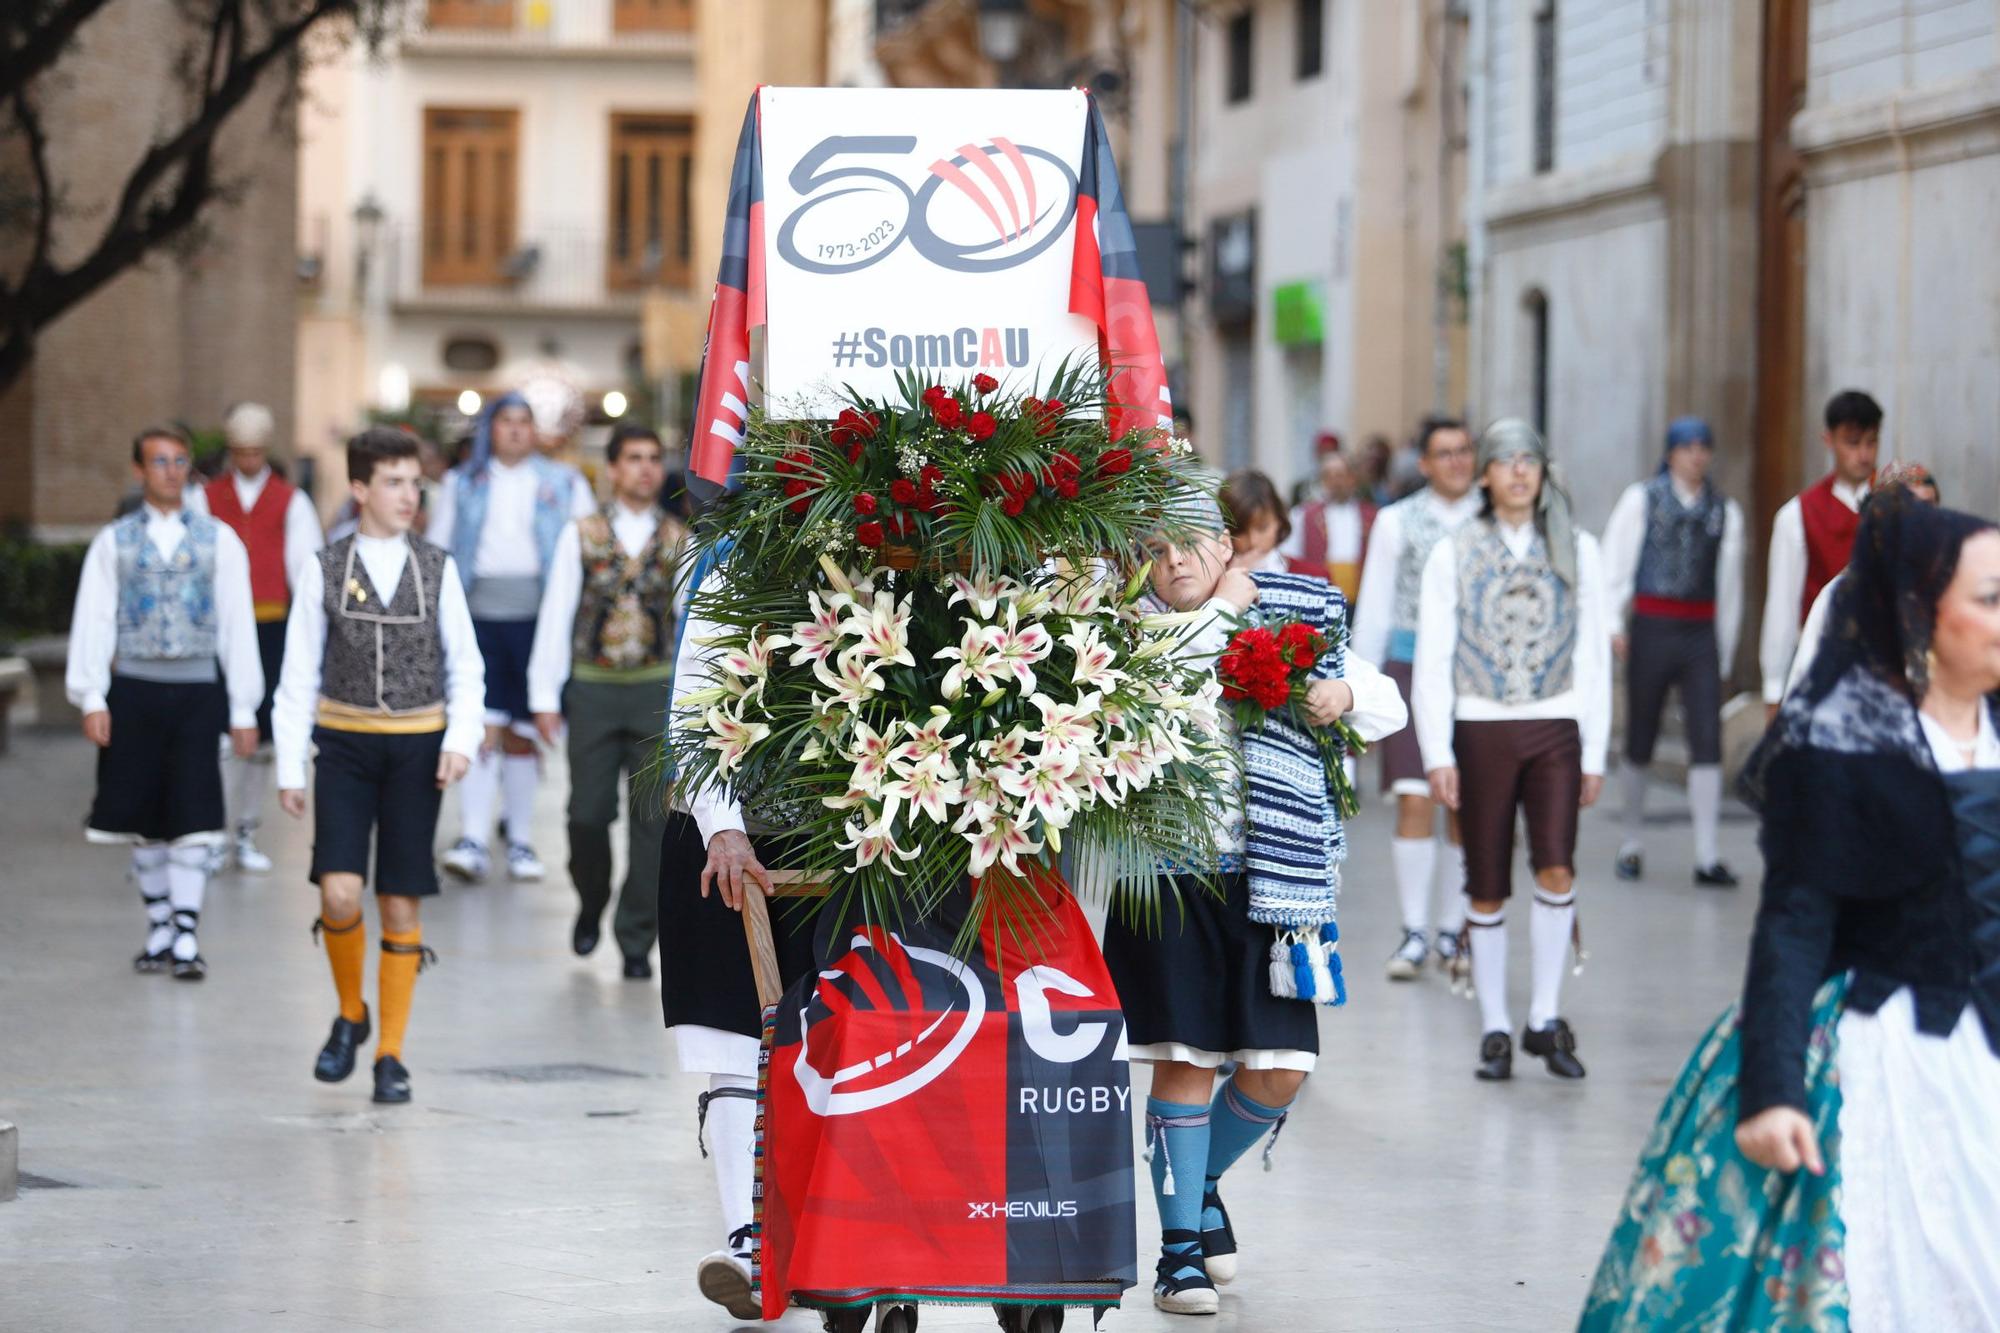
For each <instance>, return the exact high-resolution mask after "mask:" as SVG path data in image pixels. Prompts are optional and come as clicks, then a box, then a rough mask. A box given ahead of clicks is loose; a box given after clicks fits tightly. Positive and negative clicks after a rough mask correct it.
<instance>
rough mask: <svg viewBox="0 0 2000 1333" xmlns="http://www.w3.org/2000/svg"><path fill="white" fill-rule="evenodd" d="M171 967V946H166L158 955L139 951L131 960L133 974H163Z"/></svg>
mask: <svg viewBox="0 0 2000 1333" xmlns="http://www.w3.org/2000/svg"><path fill="white" fill-rule="evenodd" d="M173 965H174V950H173V946H172V945H168V946H167V947H166V948H164V949H162V950H160V951H159V952H158V953H150V952H148V951H146V950H144V949H141V950H140V951H139V952H138V953H137V954H135V955H133V958H132V970H133V971H134V972H164V971H166V970H167V969H168V968H170V967H172V966H173Z"/></svg>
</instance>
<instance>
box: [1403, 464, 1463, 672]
mask: <svg viewBox="0 0 2000 1333" xmlns="http://www.w3.org/2000/svg"><path fill="white" fill-rule="evenodd" d="M1391 508H1393V509H1394V510H1395V511H1396V517H1397V518H1398V519H1399V520H1400V521H1401V522H1402V525H1403V552H1402V557H1401V558H1400V559H1399V560H1398V561H1397V562H1396V610H1395V614H1394V616H1393V617H1392V620H1391V624H1390V630H1389V660H1390V661H1391V662H1412V661H1415V660H1416V656H1417V618H1418V617H1417V602H1418V600H1419V598H1420V597H1421V596H1422V595H1423V584H1424V561H1426V560H1428V559H1430V558H1431V549H1432V548H1433V547H1435V546H1436V545H1437V544H1438V543H1439V542H1441V541H1443V540H1444V539H1445V538H1446V537H1448V536H1450V535H1451V531H1452V530H1451V528H1450V527H1449V526H1448V525H1447V524H1446V523H1445V517H1444V505H1443V503H1442V502H1441V501H1439V499H1438V498H1437V496H1436V495H1434V494H1433V493H1432V492H1431V490H1430V488H1429V487H1425V488H1424V489H1423V490H1421V491H1418V492H1417V493H1416V494H1415V495H1412V496H1409V497H1407V498H1405V499H1402V500H1398V501H1396V503H1395V504H1394V505H1393V506H1391Z"/></svg>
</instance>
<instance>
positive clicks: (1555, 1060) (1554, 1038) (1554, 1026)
mask: <svg viewBox="0 0 2000 1333" xmlns="http://www.w3.org/2000/svg"><path fill="white" fill-rule="evenodd" d="M1521 1050H1522V1051H1523V1052H1524V1053H1525V1054H1528V1055H1534V1056H1539V1057H1540V1058H1541V1059H1542V1061H1543V1062H1544V1063H1545V1064H1547V1065H1548V1067H1549V1072H1550V1073H1551V1074H1554V1075H1555V1076H1556V1077H1557V1078H1582V1077H1583V1061H1581V1060H1579V1059H1577V1058H1576V1034H1575V1033H1574V1032H1571V1031H1570V1030H1569V1023H1568V1022H1567V1021H1566V1020H1564V1019H1560V1018H1558V1019H1557V1020H1556V1021H1555V1022H1553V1023H1551V1024H1549V1025H1548V1026H1547V1027H1545V1028H1543V1029H1541V1030H1540V1031H1536V1030H1535V1029H1534V1028H1523V1029H1521Z"/></svg>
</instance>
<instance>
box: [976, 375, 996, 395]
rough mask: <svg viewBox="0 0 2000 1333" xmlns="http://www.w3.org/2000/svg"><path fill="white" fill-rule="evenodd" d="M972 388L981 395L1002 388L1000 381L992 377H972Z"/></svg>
mask: <svg viewBox="0 0 2000 1333" xmlns="http://www.w3.org/2000/svg"><path fill="white" fill-rule="evenodd" d="M972 387H973V388H975V389H977V390H979V392H981V393H992V392H993V391H994V390H995V389H997V388H999V387H1000V381H999V380H996V379H994V378H993V377H992V376H991V375H974V376H973V377H972Z"/></svg>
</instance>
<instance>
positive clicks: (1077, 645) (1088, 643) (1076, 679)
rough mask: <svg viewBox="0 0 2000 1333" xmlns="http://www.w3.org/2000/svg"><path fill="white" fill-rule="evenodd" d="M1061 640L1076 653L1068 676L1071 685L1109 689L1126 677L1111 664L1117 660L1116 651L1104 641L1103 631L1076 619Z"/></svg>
mask: <svg viewBox="0 0 2000 1333" xmlns="http://www.w3.org/2000/svg"><path fill="white" fill-rule="evenodd" d="M1062 641H1063V642H1064V643H1065V644H1067V645H1069V650H1070V652H1072V653H1074V654H1075V655H1076V668H1075V670H1073V671H1071V672H1070V677H1069V679H1070V683H1071V684H1072V685H1077V686H1080V687H1082V688H1084V689H1098V690H1108V689H1111V688H1113V687H1115V686H1116V685H1117V684H1118V683H1119V682H1120V681H1122V680H1124V679H1125V673H1124V672H1122V671H1120V670H1118V669H1117V668H1115V667H1114V666H1112V665H1111V664H1112V663H1113V662H1115V661H1117V660H1118V654H1117V653H1116V652H1114V651H1113V650H1112V647H1111V645H1110V644H1108V643H1106V642H1105V641H1104V634H1103V632H1102V631H1101V630H1099V629H1098V628H1097V626H1095V625H1092V624H1090V623H1088V622H1087V621H1077V622H1076V623H1074V624H1072V625H1071V626H1070V627H1069V632H1068V633H1067V634H1065V635H1063V636H1062Z"/></svg>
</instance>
